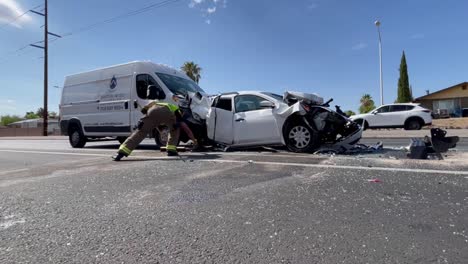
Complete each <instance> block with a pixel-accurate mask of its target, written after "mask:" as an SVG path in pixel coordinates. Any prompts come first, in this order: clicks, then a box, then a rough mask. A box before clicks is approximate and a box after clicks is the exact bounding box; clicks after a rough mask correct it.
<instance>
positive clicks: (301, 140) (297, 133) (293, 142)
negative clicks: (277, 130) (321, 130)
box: [285, 122, 319, 152]
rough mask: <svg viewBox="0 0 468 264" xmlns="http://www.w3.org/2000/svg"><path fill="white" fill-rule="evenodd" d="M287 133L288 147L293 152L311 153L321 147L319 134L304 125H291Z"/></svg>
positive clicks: (298, 123)
mask: <svg viewBox="0 0 468 264" xmlns="http://www.w3.org/2000/svg"><path fill="white" fill-rule="evenodd" d="M285 132H286V134H285V141H286V147H288V149H289V150H290V151H292V152H311V151H313V150H315V149H316V148H317V147H318V145H319V144H318V143H319V142H318V138H317V133H316V132H315V131H313V130H312V129H311V128H309V127H308V126H307V125H305V124H304V123H300V122H297V123H290V124H288V125H287V127H286V130H285Z"/></svg>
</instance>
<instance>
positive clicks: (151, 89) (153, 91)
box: [147, 85, 166, 100]
mask: <svg viewBox="0 0 468 264" xmlns="http://www.w3.org/2000/svg"><path fill="white" fill-rule="evenodd" d="M147 95H148V96H147V98H148V99H150V100H163V99H166V94H165V93H164V91H163V90H162V89H161V87H159V86H156V85H148V94H147Z"/></svg>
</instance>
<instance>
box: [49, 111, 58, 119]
mask: <svg viewBox="0 0 468 264" xmlns="http://www.w3.org/2000/svg"><path fill="white" fill-rule="evenodd" d="M49 117H50V118H53V119H55V118H57V113H56V112H49Z"/></svg>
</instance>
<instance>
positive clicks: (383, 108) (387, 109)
mask: <svg viewBox="0 0 468 264" xmlns="http://www.w3.org/2000/svg"><path fill="white" fill-rule="evenodd" d="M376 111H377V113H388V112H390V106H389V105H386V106H382V107H380V108H379V109H377V110H376Z"/></svg>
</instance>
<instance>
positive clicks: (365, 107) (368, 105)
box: [359, 94, 375, 114]
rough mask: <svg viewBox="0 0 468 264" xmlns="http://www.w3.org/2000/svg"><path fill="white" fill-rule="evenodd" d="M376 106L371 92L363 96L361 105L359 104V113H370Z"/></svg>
mask: <svg viewBox="0 0 468 264" xmlns="http://www.w3.org/2000/svg"><path fill="white" fill-rule="evenodd" d="M374 108H375V103H374V100H372V96H370V94H365V95H363V96H362V97H361V106H359V113H361V114H365V113H369V112H370V111H372V110H373V109H374Z"/></svg>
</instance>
